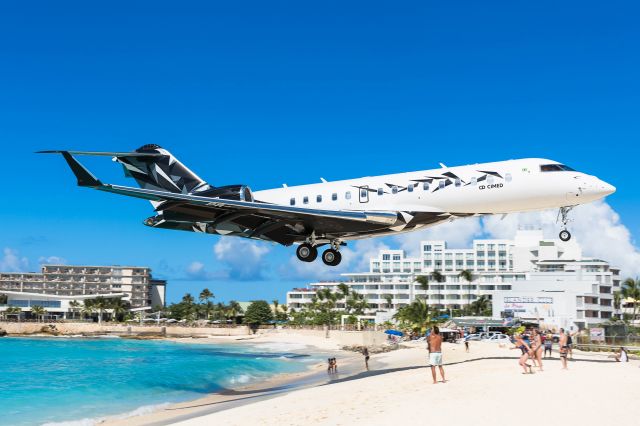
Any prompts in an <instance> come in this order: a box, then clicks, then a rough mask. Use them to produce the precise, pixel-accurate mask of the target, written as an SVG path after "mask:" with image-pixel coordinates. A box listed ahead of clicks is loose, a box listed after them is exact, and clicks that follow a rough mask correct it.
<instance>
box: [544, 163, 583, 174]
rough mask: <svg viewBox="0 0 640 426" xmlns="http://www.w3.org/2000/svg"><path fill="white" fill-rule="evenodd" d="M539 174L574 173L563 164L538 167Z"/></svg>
mask: <svg viewBox="0 0 640 426" xmlns="http://www.w3.org/2000/svg"><path fill="white" fill-rule="evenodd" d="M540 171H541V172H575V170H574V169H572V168H571V167H569V166H565V165H564V164H543V165H541V166H540Z"/></svg>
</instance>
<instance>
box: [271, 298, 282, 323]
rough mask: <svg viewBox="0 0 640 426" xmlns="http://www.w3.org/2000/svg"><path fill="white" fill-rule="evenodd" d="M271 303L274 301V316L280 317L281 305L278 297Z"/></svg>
mask: <svg viewBox="0 0 640 426" xmlns="http://www.w3.org/2000/svg"><path fill="white" fill-rule="evenodd" d="M271 303H273V317H274V318H275V319H278V306H280V302H278V299H273V300H272V301H271Z"/></svg>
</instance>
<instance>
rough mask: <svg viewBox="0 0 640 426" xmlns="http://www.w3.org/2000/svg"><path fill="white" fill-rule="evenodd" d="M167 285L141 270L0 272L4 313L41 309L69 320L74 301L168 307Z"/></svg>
mask: <svg viewBox="0 0 640 426" xmlns="http://www.w3.org/2000/svg"><path fill="white" fill-rule="evenodd" d="M165 293H166V281H164V280H156V279H153V278H152V276H151V269H150V268H147V267H140V266H72V265H43V266H42V270H41V272H0V297H2V299H5V300H4V303H2V302H0V311H3V310H5V309H6V308H7V307H12V306H13V307H19V308H21V309H22V310H23V311H25V312H27V311H29V310H30V309H31V307H32V306H35V305H38V306H42V307H43V308H45V309H46V311H47V314H48V316H51V317H58V318H67V317H68V314H69V313H70V312H71V307H70V303H71V302H72V301H74V300H75V301H77V302H82V301H83V300H85V299H91V298H95V297H97V296H102V297H105V298H121V299H123V300H125V301H127V302H129V303H130V304H131V307H132V308H137V309H140V308H145V307H149V308H151V307H153V306H157V305H160V306H164V305H165Z"/></svg>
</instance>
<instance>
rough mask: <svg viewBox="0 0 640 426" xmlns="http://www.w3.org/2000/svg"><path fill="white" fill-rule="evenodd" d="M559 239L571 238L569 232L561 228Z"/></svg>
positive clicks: (567, 239)
mask: <svg viewBox="0 0 640 426" xmlns="http://www.w3.org/2000/svg"><path fill="white" fill-rule="evenodd" d="M560 239H561V240H562V241H565V242H566V241H569V240H570V239H571V233H570V232H569V231H567V230H566V229H563V230H562V231H560Z"/></svg>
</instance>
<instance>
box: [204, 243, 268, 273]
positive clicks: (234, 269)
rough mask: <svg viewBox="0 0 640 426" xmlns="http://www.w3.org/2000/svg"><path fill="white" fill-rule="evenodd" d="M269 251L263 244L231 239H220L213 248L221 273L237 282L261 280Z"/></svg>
mask: <svg viewBox="0 0 640 426" xmlns="http://www.w3.org/2000/svg"><path fill="white" fill-rule="evenodd" d="M270 251H271V249H270V248H269V247H268V246H267V245H266V244H265V243H258V242H255V241H251V240H247V239H244V238H233V237H227V238H221V239H220V240H219V241H218V242H217V243H216V244H215V245H214V246H213V254H214V256H215V259H216V260H217V261H218V262H219V263H220V266H221V271H224V272H225V273H226V275H227V277H228V278H231V279H237V280H259V279H263V278H264V273H265V272H266V268H267V264H266V262H265V261H264V257H265V255H266V254H267V253H269V252H270Z"/></svg>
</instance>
